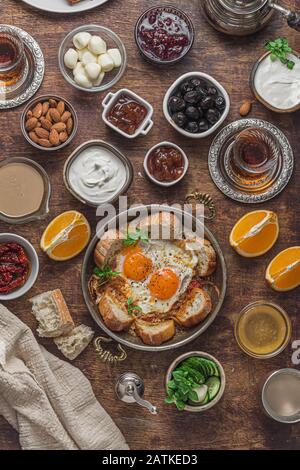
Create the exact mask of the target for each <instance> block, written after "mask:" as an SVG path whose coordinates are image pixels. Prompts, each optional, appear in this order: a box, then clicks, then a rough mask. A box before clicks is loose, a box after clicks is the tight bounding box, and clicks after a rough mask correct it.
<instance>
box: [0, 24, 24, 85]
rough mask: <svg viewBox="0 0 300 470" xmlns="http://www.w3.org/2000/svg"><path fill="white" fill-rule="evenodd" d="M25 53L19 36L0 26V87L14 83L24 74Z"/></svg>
mask: <svg viewBox="0 0 300 470" xmlns="http://www.w3.org/2000/svg"><path fill="white" fill-rule="evenodd" d="M24 69H25V53H24V45H23V42H22V40H21V38H20V37H19V36H18V35H17V34H15V33H14V32H6V31H1V28H0V87H1V88H2V89H3V88H4V89H5V88H7V89H9V88H10V87H12V86H14V85H16V84H17V83H18V82H19V81H20V80H21V79H22V76H23V74H24Z"/></svg>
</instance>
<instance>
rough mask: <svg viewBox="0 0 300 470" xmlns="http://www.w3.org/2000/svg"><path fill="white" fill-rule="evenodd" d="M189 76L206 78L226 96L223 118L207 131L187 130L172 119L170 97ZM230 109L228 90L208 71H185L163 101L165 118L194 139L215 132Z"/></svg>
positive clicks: (181, 132)
mask: <svg viewBox="0 0 300 470" xmlns="http://www.w3.org/2000/svg"><path fill="white" fill-rule="evenodd" d="M189 78H203V79H204V80H206V81H208V82H209V83H211V84H212V85H213V86H215V87H216V88H217V89H218V90H219V92H220V94H221V95H223V96H224V99H225V103H226V104H225V109H224V111H223V114H222V116H221V118H220V119H219V121H218V122H216V124H214V125H213V126H212V127H211V128H210V129H208V130H207V131H205V132H198V133H197V134H192V133H191V132H187V131H185V130H184V129H182V128H181V127H179V126H177V124H175V122H174V121H173V119H172V117H171V115H170V113H169V110H168V101H169V98H170V97H171V95H172V94H173V92H174V91H175V89H176V88H177V87H178V85H179V84H180V83H181V82H183V81H184V80H186V79H189ZM229 109H230V98H229V95H228V93H227V91H226V90H225V88H224V87H223V86H222V85H221V84H220V83H219V82H218V81H217V80H215V79H214V78H213V77H211V76H210V75H207V74H206V73H203V72H188V73H185V74H184V75H181V76H180V77H179V78H178V79H177V80H175V82H174V83H173V85H171V86H170V88H169V89H168V91H167V93H166V94H165V97H164V101H163V112H164V115H165V118H166V119H167V121H168V122H169V123H170V124H171V126H173V127H174V129H176V130H177V131H178V132H179V133H180V134H182V135H184V136H186V137H190V138H192V139H204V138H205V137H207V136H209V135H211V134H213V133H214V132H215V131H216V130H217V129H218V128H219V127H220V126H221V124H222V123H223V122H224V121H225V119H226V118H227V116H228V113H229Z"/></svg>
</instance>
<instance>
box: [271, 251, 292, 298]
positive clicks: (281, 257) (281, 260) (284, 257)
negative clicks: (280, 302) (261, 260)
mask: <svg viewBox="0 0 300 470" xmlns="http://www.w3.org/2000/svg"><path fill="white" fill-rule="evenodd" d="M266 280H267V282H268V283H269V284H270V286H271V287H272V288H273V289H274V290H277V291H287V290H292V289H295V287H298V286H299V285H300V246H292V247H291V248H287V249H286V250H283V251H281V252H280V253H279V254H278V255H277V256H275V258H274V259H272V261H271V263H270V264H269V266H268V267H267V271H266Z"/></svg>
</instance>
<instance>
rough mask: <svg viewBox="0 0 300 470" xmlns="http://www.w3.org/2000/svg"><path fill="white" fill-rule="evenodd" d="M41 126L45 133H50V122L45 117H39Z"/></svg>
mask: <svg viewBox="0 0 300 470" xmlns="http://www.w3.org/2000/svg"><path fill="white" fill-rule="evenodd" d="M40 122H41V125H42V127H43V128H44V129H46V130H47V131H51V127H52V122H51V121H49V120H48V119H47V118H45V117H43V116H42V117H41V121H40Z"/></svg>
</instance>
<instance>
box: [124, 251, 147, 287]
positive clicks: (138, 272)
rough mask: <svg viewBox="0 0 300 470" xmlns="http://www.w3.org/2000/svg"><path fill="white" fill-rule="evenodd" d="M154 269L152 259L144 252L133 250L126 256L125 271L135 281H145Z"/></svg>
mask: <svg viewBox="0 0 300 470" xmlns="http://www.w3.org/2000/svg"><path fill="white" fill-rule="evenodd" d="M151 270H152V261H151V259H150V258H147V256H145V255H144V254H143V253H141V252H139V251H135V250H133V251H132V252H131V253H129V254H128V255H127V256H125V259H124V264H123V273H124V275H125V276H126V277H127V278H128V279H132V280H133V281H143V280H144V279H146V277H148V275H149V273H150V272H151Z"/></svg>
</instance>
